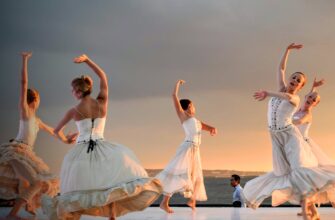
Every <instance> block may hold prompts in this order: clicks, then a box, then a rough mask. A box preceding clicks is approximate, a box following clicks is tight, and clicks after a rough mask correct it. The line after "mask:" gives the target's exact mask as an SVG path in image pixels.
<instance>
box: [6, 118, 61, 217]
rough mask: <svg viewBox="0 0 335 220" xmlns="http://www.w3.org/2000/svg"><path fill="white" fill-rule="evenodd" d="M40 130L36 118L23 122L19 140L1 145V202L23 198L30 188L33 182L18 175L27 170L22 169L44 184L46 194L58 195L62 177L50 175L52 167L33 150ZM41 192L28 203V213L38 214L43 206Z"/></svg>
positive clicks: (21, 121)
mask: <svg viewBox="0 0 335 220" xmlns="http://www.w3.org/2000/svg"><path fill="white" fill-rule="evenodd" d="M38 131H39V126H38V119H37V118H36V117H31V118H29V119H28V120H20V127H19V133H18V135H17V137H16V138H15V139H14V140H13V141H11V142H9V143H4V144H2V145H1V146H0V198H1V199H5V200H11V199H16V198H20V195H21V194H22V193H23V192H24V191H25V190H26V189H27V188H28V187H29V182H28V181H27V180H26V179H24V178H23V177H22V175H20V174H19V173H17V172H18V170H20V169H22V167H24V170H20V172H28V173H27V174H26V175H27V176H30V177H32V178H33V179H35V180H42V181H43V182H44V186H43V189H42V191H43V193H47V194H49V195H50V196H54V195H56V194H57V193H58V192H59V180H58V178H57V177H56V176H54V175H52V174H51V173H50V170H49V167H48V166H47V165H46V164H45V163H44V162H43V160H42V159H41V158H39V157H38V156H37V155H36V154H35V152H34V151H33V146H34V143H35V140H36V137H37V134H38ZM13 166H16V167H13ZM41 193H42V192H41ZM41 193H38V194H37V195H35V196H34V198H32V199H31V201H27V207H26V209H27V210H28V211H35V210H36V208H38V207H39V206H40V205H41V204H40V203H41V200H40V196H41Z"/></svg>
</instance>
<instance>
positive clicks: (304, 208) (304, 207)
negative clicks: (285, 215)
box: [301, 199, 311, 220]
mask: <svg viewBox="0 0 335 220" xmlns="http://www.w3.org/2000/svg"><path fill="white" fill-rule="evenodd" d="M301 208H302V217H303V219H304V220H311V215H310V214H309V213H308V201H307V200H306V199H304V200H302V202H301Z"/></svg>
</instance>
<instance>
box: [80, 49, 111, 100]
mask: <svg viewBox="0 0 335 220" xmlns="http://www.w3.org/2000/svg"><path fill="white" fill-rule="evenodd" d="M74 62H75V63H86V64H87V65H88V66H89V67H90V68H91V69H92V70H93V71H94V72H95V73H96V74H97V75H98V77H99V78H100V92H99V95H98V97H97V99H98V100H100V101H101V102H102V103H105V104H106V103H107V101H108V81H107V76H106V73H105V71H104V70H103V69H101V68H100V66H98V65H97V64H96V63H95V62H93V61H92V60H91V59H90V58H89V57H88V56H87V55H86V54H83V55H81V56H79V57H76V58H75V59H74Z"/></svg>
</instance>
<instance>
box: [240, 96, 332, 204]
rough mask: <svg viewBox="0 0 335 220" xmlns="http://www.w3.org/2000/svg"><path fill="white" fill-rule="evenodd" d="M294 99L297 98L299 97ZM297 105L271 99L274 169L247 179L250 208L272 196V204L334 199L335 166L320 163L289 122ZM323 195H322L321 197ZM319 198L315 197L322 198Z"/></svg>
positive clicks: (270, 124) (247, 197) (270, 120)
mask: <svg viewBox="0 0 335 220" xmlns="http://www.w3.org/2000/svg"><path fill="white" fill-rule="evenodd" d="M294 99H297V101H299V97H298V96H294ZM296 109H297V107H295V106H294V105H292V104H291V103H290V102H289V101H287V100H283V99H280V98H271V100H270V101H269V110H268V124H269V131H270V136H271V139H272V158H273V171H272V172H269V173H267V174H264V175H261V176H259V177H256V178H255V179H252V180H250V181H248V182H247V183H246V185H245V187H244V190H243V196H244V198H245V201H246V203H247V205H248V206H249V207H252V208H257V207H258V206H259V205H260V204H261V203H262V201H263V200H264V199H266V198H268V197H270V196H272V205H273V206H278V205H280V204H282V203H285V202H287V201H288V202H290V203H292V204H300V202H301V201H302V200H303V199H305V198H309V199H315V201H316V202H317V201H321V200H322V202H325V201H330V202H335V195H334V194H333V193H332V192H333V190H332V189H334V187H335V167H334V166H332V165H329V166H328V165H327V166H320V165H319V161H318V158H317V157H316V156H315V154H314V152H313V150H312V148H311V146H310V145H309V144H308V142H306V141H305V140H304V137H303V135H302V134H301V133H300V131H299V129H298V128H297V127H296V126H294V125H292V116H293V114H294V112H296ZM321 195H322V196H321ZM321 197H322V199H318V198H321Z"/></svg>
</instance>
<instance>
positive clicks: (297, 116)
mask: <svg viewBox="0 0 335 220" xmlns="http://www.w3.org/2000/svg"><path fill="white" fill-rule="evenodd" d="M302 117H304V113H303V112H297V113H296V114H294V115H293V119H295V120H299V119H301V118H302ZM311 125H312V123H311V122H308V123H304V124H300V125H297V127H298V129H299V130H300V133H301V134H302V136H303V137H304V138H308V137H309V128H310V127H311Z"/></svg>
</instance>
